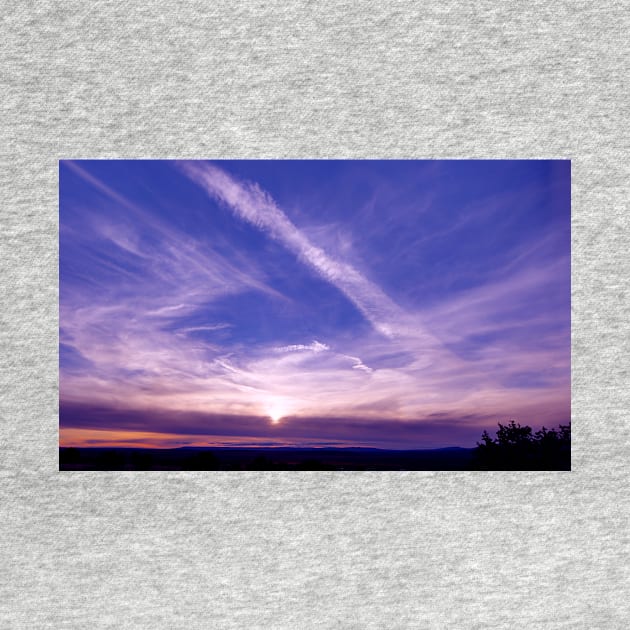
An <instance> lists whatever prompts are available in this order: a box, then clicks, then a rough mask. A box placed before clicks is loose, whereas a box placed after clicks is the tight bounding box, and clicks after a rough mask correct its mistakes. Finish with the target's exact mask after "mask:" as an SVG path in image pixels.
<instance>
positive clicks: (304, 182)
mask: <svg viewBox="0 0 630 630" xmlns="http://www.w3.org/2000/svg"><path fill="white" fill-rule="evenodd" d="M570 219H571V212H570V163H569V162H567V161H220V162H201V161H199V162H169V161H79V162H67V161H62V162H61V163H60V388H61V390H60V439H61V443H62V444H66V445H70V444H74V445H95V446H96V445H106V444H120V445H130V446H131V445H146V446H181V445H193V444H194V445H201V444H210V445H213V446H214V445H237V444H243V445H245V444H246V445H300V446H304V445H316V446H324V445H326V446H328V445H352V446H376V447H383V448H423V447H436V446H452V445H460V446H474V444H475V441H476V440H477V439H479V437H480V435H481V431H482V430H483V429H484V428H488V429H490V430H493V429H494V428H495V427H496V424H497V422H499V421H501V422H504V421H506V420H508V419H511V418H514V419H516V420H517V421H519V422H521V423H522V424H530V425H531V426H534V427H539V426H540V425H542V424H545V425H546V426H548V427H549V426H552V425H557V424H558V423H567V422H568V421H569V420H570Z"/></svg>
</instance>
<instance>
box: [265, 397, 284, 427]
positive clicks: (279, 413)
mask: <svg viewBox="0 0 630 630" xmlns="http://www.w3.org/2000/svg"><path fill="white" fill-rule="evenodd" d="M266 413H267V415H268V416H269V417H270V418H271V422H272V423H273V424H278V422H280V420H282V418H283V417H284V416H285V415H286V413H287V408H286V405H285V404H284V403H283V402H282V401H281V400H274V401H273V402H272V403H271V404H270V405H269V406H268V407H267V410H266Z"/></svg>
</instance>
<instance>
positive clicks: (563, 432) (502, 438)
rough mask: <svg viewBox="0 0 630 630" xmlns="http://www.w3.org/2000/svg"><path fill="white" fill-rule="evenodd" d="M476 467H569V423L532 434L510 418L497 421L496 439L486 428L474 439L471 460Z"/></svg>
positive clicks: (480, 468) (521, 468)
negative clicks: (504, 423)
mask: <svg viewBox="0 0 630 630" xmlns="http://www.w3.org/2000/svg"><path fill="white" fill-rule="evenodd" d="M472 468H474V469H477V470H570V469H571V425H560V427H559V428H558V430H556V429H546V428H545V427H543V428H542V429H540V431H536V433H533V432H532V429H531V427H528V426H521V425H520V424H518V423H517V422H515V421H514V420H510V421H509V422H508V424H506V425H503V424H501V423H499V429H498V431H497V433H496V438H492V437H490V435H489V433H488V432H487V431H484V432H483V433H482V435H481V442H477V448H476V449H475V452H474V455H473V461H472Z"/></svg>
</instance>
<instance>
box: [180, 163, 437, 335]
mask: <svg viewBox="0 0 630 630" xmlns="http://www.w3.org/2000/svg"><path fill="white" fill-rule="evenodd" d="M179 166H180V168H181V170H182V171H183V172H184V173H186V175H188V176H189V177H190V178H191V179H192V180H194V181H195V182H197V183H198V184H199V185H201V186H203V188H204V189H205V190H206V192H207V193H208V194H209V195H211V196H212V197H214V198H215V199H218V200H220V201H221V202H223V203H224V204H225V205H226V206H227V207H228V208H229V209H230V210H231V211H232V212H234V213H235V214H236V215H237V216H238V217H240V218H241V219H242V220H244V221H247V222H248V223H251V224H252V225H254V226H256V227H257V228H259V229H261V230H264V231H265V232H266V233H268V234H269V235H270V236H271V237H272V238H273V239H276V240H277V241H279V242H281V243H282V244H283V245H284V246H285V247H286V248H287V249H289V250H290V251H292V252H293V253H294V254H296V255H297V256H298V257H299V259H300V260H302V261H303V262H304V263H305V264H307V265H309V266H310V267H312V268H313V269H314V270H315V271H317V273H319V274H320V275H321V276H322V277H323V278H325V279H326V280H327V281H328V282H330V283H331V284H333V285H334V286H335V287H337V288H338V289H339V290H340V291H342V292H343V293H344V295H346V297H347V298H348V299H349V300H351V301H352V302H353V303H354V304H355V305H356V307H357V308H358V309H359V310H360V311H361V313H363V315H364V316H365V317H366V318H367V319H368V320H369V321H370V322H371V324H372V325H373V326H374V328H375V330H377V331H378V332H379V333H381V334H383V335H385V336H386V337H394V336H395V335H397V334H400V333H401V332H403V330H401V327H402V325H403V322H405V321H406V320H407V314H406V313H405V312H404V311H403V310H402V309H400V308H399V307H398V306H397V305H396V304H395V303H394V302H393V301H392V300H391V299H390V298H389V297H388V296H387V295H386V294H385V293H384V292H383V291H382V289H381V288H380V287H379V286H377V285H376V284H374V283H373V282H371V281H370V280H368V279H367V278H366V277H365V276H364V275H362V274H361V273H360V272H359V271H358V270H356V269H355V268H354V267H353V266H352V265H350V264H348V263H346V262H344V261H341V260H337V259H335V258H333V257H332V256H330V255H329V254H328V253H327V252H326V251H324V250H323V249H322V248H321V247H317V246H316V245H314V244H313V243H312V242H311V241H310V240H309V238H308V237H307V236H306V235H305V234H304V233H303V232H302V231H301V230H299V229H298V228H297V227H296V226H295V225H294V223H293V222H292V221H291V220H290V219H289V218H288V217H287V215H286V214H285V213H284V212H283V211H282V210H281V209H280V208H279V207H278V206H277V205H276V203H275V202H274V200H273V199H272V198H271V196H270V195H268V194H267V193H265V192H264V191H263V190H261V189H260V188H259V187H258V186H256V185H255V184H252V183H249V182H240V181H238V180H237V179H235V178H234V177H232V176H230V175H229V174H228V173H227V172H226V171H224V170H222V169H220V168H218V167H216V166H214V165H212V164H208V163H200V162H181V163H180V164H179ZM413 331H414V335H416V336H419V335H421V334H424V335H426V336H427V338H428V337H429V335H428V333H426V331H423V330H422V329H421V325H420V324H419V323H418V322H415V326H414V327H413ZM404 332H406V334H409V331H408V330H405V331H404Z"/></svg>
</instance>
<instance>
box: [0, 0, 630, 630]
mask: <svg viewBox="0 0 630 630" xmlns="http://www.w3.org/2000/svg"><path fill="white" fill-rule="evenodd" d="M1 29H2V35H1V37H0V60H1V75H0V76H1V79H0V80H1V82H2V98H1V99H0V107H1V108H2V125H1V134H2V136H1V140H2V142H1V143H0V160H1V168H0V182H1V191H2V203H1V204H0V213H1V222H2V231H1V233H0V244H1V261H2V263H1V274H2V275H1V286H2V296H3V299H2V309H1V313H2V325H1V326H0V349H1V357H2V358H1V359H0V418H1V423H2V424H1V426H2V430H1V440H0V449H1V454H0V475H1V479H2V482H1V485H0V487H1V501H0V505H1V508H0V509H1V511H2V514H1V519H0V566H1V567H2V570H1V571H0V627H2V628H28V629H31V628H55V629H58V630H59V629H64V628H86V627H90V628H117V629H120V628H152V629H153V628H187V629H190V628H223V629H225V628H291V629H292V628H296V627H300V628H361V629H365V628H388V629H392V628H436V629H437V628H459V629H461V628H484V629H489V628H545V629H560V628H567V629H568V628H570V629H571V630H574V629H576V628H584V629H589V630H592V629H595V628H626V627H628V622H629V620H630V607H629V605H628V601H630V600H629V599H628V597H627V590H628V587H629V586H630V575H629V569H628V567H629V566H630V557H629V539H628V525H629V522H628V514H629V510H628V507H629V505H630V499H629V494H628V492H627V488H628V481H629V480H628V452H629V448H630V438H629V437H628V409H629V407H630V404H629V403H630V388H628V373H629V362H628V356H630V336H629V335H628V317H629V314H630V307H629V303H628V278H630V257H629V256H628V246H629V239H628V232H627V226H628V219H627V212H628V181H629V180H630V172H629V167H628V164H629V160H628V157H629V156H628V140H629V133H628V124H627V121H628V119H629V117H630V107H629V100H628V88H629V85H628V76H630V64H629V57H628V45H627V34H628V32H629V31H630V12H629V11H628V5H627V3H624V2H603V3H592V2H555V3H548V2H541V1H536V2H532V3H528V4H527V5H519V4H512V3H500V2H487V1H485V2H478V3H474V4H471V5H468V4H466V3H452V4H445V3H443V2H435V1H433V0H432V1H430V2H423V3H414V2H410V1H409V0H404V1H402V2H397V1H393V2H387V3H369V2H329V1H326V2H319V3H307V2H290V3H286V2H282V3H281V2H273V1H272V2H259V1H252V2H244V3H236V2H234V3H225V2H216V3H208V2H200V1H193V2H187V3H182V2H175V1H173V0H165V1H164V2H160V3H146V2H137V1H135V0H132V1H129V2H95V3H85V2H77V1H74V0H72V1H69V2H64V3H58V2H51V1H49V0H42V1H41V2H25V3H24V2H23V3H19V2H14V3H9V2H6V3H4V5H3V9H2V26H1ZM87 157H93V158H121V157H125V158H139V157H144V158H160V157H164V158H166V157H169V158H183V157H192V158H199V157H206V158H228V157H229V158H251V157H254V158H287V157H294V158H395V157H396V158H482V157H484V158H485V157H490V158H497V159H500V158H507V157H509V158H517V157H518V158H569V159H571V160H572V214H573V219H572V230H573V236H572V239H573V254H572V255H573V267H572V268H573V271H572V274H573V291H572V300H573V304H572V309H573V390H572V392H573V393H572V417H573V470H572V471H571V472H566V473H504V472H496V473H495V472H491V473H449V472H434V473H387V472H379V473H324V472H322V473H307V472H304V473H272V472H265V473H254V472H252V473H209V472H185V473H176V472H155V473H150V472H144V473H142V472H135V473H134V472H111V473H109V472H82V473H68V472H65V473H62V472H59V471H58V453H57V445H58V443H57V430H58V414H57V405H58V345H57V344H58V207H57V185H58V160H59V159H61V158H87ZM624 592H625V595H624Z"/></svg>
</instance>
